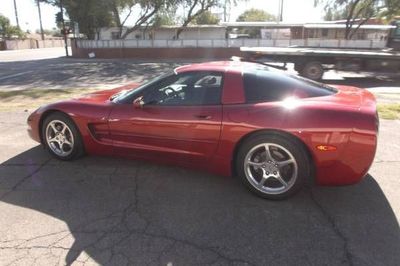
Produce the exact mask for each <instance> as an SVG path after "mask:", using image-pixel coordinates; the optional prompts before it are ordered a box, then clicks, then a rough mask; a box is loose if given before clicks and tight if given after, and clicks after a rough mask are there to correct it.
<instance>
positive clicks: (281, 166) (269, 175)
mask: <svg viewBox="0 0 400 266" xmlns="http://www.w3.org/2000/svg"><path fill="white" fill-rule="evenodd" d="M244 169H245V171H244V172H245V174H246V178H247V180H248V181H249V182H250V184H251V185H252V186H253V187H254V188H256V189H257V190H259V191H261V192H262V193H266V194H281V193H284V192H286V191H288V190H289V189H290V188H291V187H292V186H293V184H294V183H295V181H296V179H297V172H298V166H297V162H296V160H295V158H294V156H293V155H292V154H291V153H290V152H289V151H288V150H287V149H285V148H284V147H282V146H280V145H278V144H275V143H262V144H259V145H256V146H254V147H253V148H252V149H251V150H250V151H249V152H248V153H247V155H246V157H245V160H244Z"/></svg>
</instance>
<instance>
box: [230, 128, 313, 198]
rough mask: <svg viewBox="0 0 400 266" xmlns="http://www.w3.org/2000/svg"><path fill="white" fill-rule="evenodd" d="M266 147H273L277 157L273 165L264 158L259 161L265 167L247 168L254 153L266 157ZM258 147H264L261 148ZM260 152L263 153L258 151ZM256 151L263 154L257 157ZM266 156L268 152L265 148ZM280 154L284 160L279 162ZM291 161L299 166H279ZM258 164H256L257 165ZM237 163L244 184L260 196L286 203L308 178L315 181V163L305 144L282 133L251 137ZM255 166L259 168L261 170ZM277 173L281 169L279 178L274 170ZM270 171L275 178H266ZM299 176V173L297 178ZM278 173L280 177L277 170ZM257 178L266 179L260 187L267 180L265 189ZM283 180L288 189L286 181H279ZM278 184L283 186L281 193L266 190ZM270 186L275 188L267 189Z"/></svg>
mask: <svg viewBox="0 0 400 266" xmlns="http://www.w3.org/2000/svg"><path fill="white" fill-rule="evenodd" d="M265 144H267V145H268V146H269V147H270V148H269V150H270V153H271V155H272V157H273V160H271V163H269V162H268V161H267V159H260V160H257V163H258V164H263V165H262V166H245V161H246V162H247V161H248V160H249V159H251V157H248V156H249V154H251V153H252V152H254V155H256V156H260V158H262V156H263V155H262V154H263V150H262V149H263V146H262V145H264V146H265ZM258 146H261V147H259V148H257V147H258ZM272 148H273V149H272ZM257 149H260V150H259V151H258V150H257ZM271 149H272V152H271ZM256 152H259V154H256ZM264 153H266V148H265V147H264ZM277 155H279V156H280V157H281V158H282V160H283V161H281V160H278V159H279V158H278V157H277ZM285 155H287V158H285V157H284V156H285ZM255 159H257V158H256V157H254V161H256V160H255ZM289 159H290V160H294V161H295V163H289V164H288V165H286V166H283V167H280V166H278V163H279V164H280V163H284V161H289ZM251 160H253V159H251ZM254 161H253V162H252V163H254ZM235 163H236V165H235V166H236V173H237V174H238V176H239V178H240V180H241V181H242V183H243V184H244V185H245V186H246V187H247V188H248V189H249V190H250V191H251V192H253V193H255V194H256V195H258V196H260V197H262V198H266V199H271V200H282V199H286V198H288V197H289V196H291V195H293V194H294V193H296V192H297V191H298V190H299V189H301V188H302V187H303V186H304V184H305V181H306V180H307V179H308V178H311V161H310V158H309V156H308V155H307V152H306V151H305V150H304V148H303V146H302V144H301V143H300V142H299V141H298V140H296V139H294V138H290V137H286V136H284V135H281V134H270V133H268V134H258V135H254V136H252V137H250V138H249V139H247V140H246V141H245V142H244V143H243V144H242V145H241V147H240V148H239V151H238V154H237V156H236V162H235ZM274 166H276V167H274ZM254 167H257V169H256V168H254ZM261 167H263V168H261ZM274 170H278V171H277V174H278V175H277V176H278V177H279V178H277V177H272V171H274ZM268 171H271V176H270V177H267V178H266V179H264V177H265V176H266V173H268ZM295 173H297V174H296V177H295V178H294V176H295V175H294V174H295ZM274 174H276V172H275V171H274ZM257 175H261V176H262V177H261V179H260V181H259V184H258V185H260V184H261V183H262V182H261V181H262V180H266V181H264V182H265V183H263V184H262V185H261V187H257V185H256V182H257V180H256V178H258V177H257ZM288 176H291V178H290V179H289V178H287V177H288ZM253 177H254V178H253ZM292 178H293V179H292ZM281 179H282V180H283V181H284V182H285V183H286V185H287V186H286V187H285V185H284V183H282V182H283V181H279V180H281ZM267 182H269V183H267ZM276 182H278V183H277V184H278V186H282V189H281V191H279V190H277V191H273V192H271V191H265V190H268V189H271V190H272V189H275V188H274V186H275V185H276ZM264 184H265V186H264ZM268 184H269V186H271V188H269V187H268V186H267V185H268ZM273 185H274V186H273Z"/></svg>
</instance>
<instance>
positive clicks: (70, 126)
mask: <svg viewBox="0 0 400 266" xmlns="http://www.w3.org/2000/svg"><path fill="white" fill-rule="evenodd" d="M57 121H58V122H57ZM51 123H52V125H55V126H56V127H58V126H60V127H61V126H63V124H62V123H64V124H65V125H66V126H67V130H66V131H65V132H64V134H63V135H62V136H58V137H59V138H60V139H58V140H60V141H61V143H63V144H62V145H61V146H63V149H62V150H64V149H66V150H67V152H66V153H65V154H61V153H58V152H57V147H58V149H59V150H60V151H61V149H60V148H59V147H60V142H57V141H53V142H50V140H49V139H50V138H51V137H52V138H51V139H54V138H56V137H57V136H56V135H55V133H54V132H55V131H54V130H52V129H50V127H51V125H50V124H51ZM48 127H49V128H48ZM47 130H50V133H49V134H51V133H54V136H48V135H47V132H46V131H47ZM59 131H60V130H59ZM41 133H42V140H43V144H44V146H45V147H46V149H47V150H48V151H49V153H50V154H51V155H53V156H54V157H56V158H57V159H60V160H63V161H70V160H73V159H77V158H79V157H81V156H83V155H84V147H83V142H82V137H81V134H80V132H79V130H78V129H77V127H76V125H75V123H74V122H73V121H72V119H71V118H70V117H68V116H67V115H66V114H64V113H61V112H55V113H51V114H49V115H48V116H47V117H46V118H45V119H44V121H43V123H42V128H41ZM57 133H59V134H61V132H57ZM61 138H63V140H64V141H63V140H61ZM71 140H72V142H71ZM67 141H68V142H70V143H72V144H73V145H67V144H66V143H67ZM65 146H67V147H65Z"/></svg>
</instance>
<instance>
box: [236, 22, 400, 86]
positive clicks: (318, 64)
mask: <svg viewBox="0 0 400 266" xmlns="http://www.w3.org/2000/svg"><path fill="white" fill-rule="evenodd" d="M391 24H392V25H393V26H394V27H393V28H392V29H391V30H390V32H389V34H388V39H387V45H386V48H385V49H381V50H371V49H368V50H367V49H337V48H336V49H331V48H312V47H241V48H240V51H241V53H242V55H243V57H244V58H246V59H248V60H252V61H263V62H264V63H265V62H266V61H267V62H268V63H271V62H273V63H283V66H281V67H279V66H278V68H282V69H286V64H287V63H293V64H294V69H295V70H296V71H297V72H298V73H299V74H300V75H302V76H304V77H306V78H309V79H313V80H320V79H322V76H323V74H324V71H326V70H329V69H335V70H341V71H354V72H385V73H388V72H390V73H399V72H400V20H398V21H393V22H392V23H391ZM275 67H276V65H275Z"/></svg>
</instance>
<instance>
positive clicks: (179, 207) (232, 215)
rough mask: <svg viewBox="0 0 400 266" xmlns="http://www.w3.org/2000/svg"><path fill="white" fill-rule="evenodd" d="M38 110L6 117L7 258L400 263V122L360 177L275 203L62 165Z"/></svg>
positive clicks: (90, 166)
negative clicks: (44, 135) (35, 132)
mask: <svg viewBox="0 0 400 266" xmlns="http://www.w3.org/2000/svg"><path fill="white" fill-rule="evenodd" d="M54 62H55V61H50V63H51V64H53V63H54ZM78 63H79V62H78ZM32 64H38V63H37V62H32ZM79 64H80V63H79ZM90 64H91V63H90ZM124 64H127V63H126V62H123V64H122V66H123V65H124ZM4 67H5V65H4ZM44 68H45V69H48V68H46V67H44ZM46 71H47V70H46ZM60 71H61V70H60ZM129 71H130V70H129ZM133 74H135V73H133ZM53 75H54V74H53ZM87 75H88V76H90V75H92V74H90V73H89V74H87ZM96 75H97V76H99V77H100V76H101V71H100V72H98V73H96ZM135 75H136V74H135ZM109 77H112V75H111V74H110V75H109V76H107V75H106V79H108V78H109ZM40 79H43V78H40ZM85 79H88V78H87V77H86V76H83V77H82V79H81V80H80V81H79V82H83V81H84V80H85ZM19 82H20V83H21V85H24V86H25V85H27V86H28V85H29V83H30V80H29V78H28V79H27V80H20V81H19ZM37 82H39V81H37ZM72 82H75V81H72ZM98 82H99V84H100V83H101V82H102V81H101V80H98ZM110 82H114V81H113V80H111V81H110ZM22 83H23V84H22ZM50 83H53V81H51V80H50V81H49V84H50ZM56 83H58V81H57V80H56V81H54V84H56ZM66 83H68V82H67V81H66ZM0 85H1V84H0ZM3 85H4V86H3V87H2V88H3V89H6V87H7V86H12V81H10V80H5V81H3ZM50 85H51V84H50ZM28 114H29V113H28V112H12V113H11V112H9V113H1V112H0V265H168V266H172V265H371V266H372V265H374V266H375V265H400V253H399V251H400V229H399V217H400V193H399V189H400V174H399V170H398V169H399V168H400V121H399V120H396V121H387V120H381V124H380V135H379V146H378V151H377V155H376V158H375V162H374V164H373V166H372V168H371V169H370V171H369V174H368V176H366V178H365V179H364V180H363V181H362V182H361V183H359V184H357V185H353V186H346V187H316V186H312V187H311V188H307V189H304V190H302V191H301V192H300V193H298V194H297V195H295V196H294V197H292V198H290V199H288V200H286V201H268V200H264V199H261V198H258V197H256V196H254V195H253V194H251V193H249V192H248V191H247V190H246V189H245V188H244V187H242V185H241V184H240V182H239V181H238V180H236V179H235V178H228V177H221V176H217V175H212V174H209V173H205V172H200V171H192V170H188V169H183V168H177V167H172V166H165V165H158V164H153V163H149V162H144V161H134V160H125V159H119V158H110V157H88V156H87V157H84V158H82V159H79V160H76V161H73V162H62V161H58V160H55V159H53V158H51V157H50V156H49V155H48V153H47V152H46V151H44V150H43V149H42V147H41V146H38V144H37V143H35V142H33V141H32V140H30V139H29V137H28V135H27V133H26V118H27V116H28Z"/></svg>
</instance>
